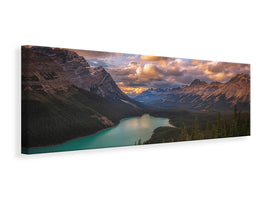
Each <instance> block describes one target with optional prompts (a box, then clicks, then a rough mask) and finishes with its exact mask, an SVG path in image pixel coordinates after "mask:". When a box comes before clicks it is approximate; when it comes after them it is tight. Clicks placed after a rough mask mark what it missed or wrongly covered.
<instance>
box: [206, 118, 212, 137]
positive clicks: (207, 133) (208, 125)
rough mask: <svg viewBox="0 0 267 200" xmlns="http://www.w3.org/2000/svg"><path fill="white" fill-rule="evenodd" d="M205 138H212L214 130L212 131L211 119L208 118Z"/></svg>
mask: <svg viewBox="0 0 267 200" xmlns="http://www.w3.org/2000/svg"><path fill="white" fill-rule="evenodd" d="M205 138H206V139H210V138H212V132H211V127H210V122H209V120H207V123H206V130H205Z"/></svg>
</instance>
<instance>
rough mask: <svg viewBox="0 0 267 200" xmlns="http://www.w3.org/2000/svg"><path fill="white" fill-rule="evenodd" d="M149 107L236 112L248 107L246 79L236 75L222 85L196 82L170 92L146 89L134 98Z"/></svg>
mask: <svg viewBox="0 0 267 200" xmlns="http://www.w3.org/2000/svg"><path fill="white" fill-rule="evenodd" d="M135 99H136V100H138V101H140V102H143V103H146V104H148V105H152V106H158V107H165V108H176V107H182V108H187V109H197V110H213V109H214V110H221V109H232V108H233V107H234V105H238V107H239V109H243V110H246V109H249V107H250V76H249V75H248V74H238V75H236V76H235V77H233V78H232V79H231V80H230V81H228V82H226V83H220V82H212V83H210V84H208V83H206V82H205V81H200V80H199V79H196V80H194V81H193V82H192V83H191V84H190V85H189V86H184V87H178V88H173V89H165V90H162V89H161V90H159V89H149V90H147V91H144V92H143V93H141V94H140V95H139V96H137V97H136V98H135Z"/></svg>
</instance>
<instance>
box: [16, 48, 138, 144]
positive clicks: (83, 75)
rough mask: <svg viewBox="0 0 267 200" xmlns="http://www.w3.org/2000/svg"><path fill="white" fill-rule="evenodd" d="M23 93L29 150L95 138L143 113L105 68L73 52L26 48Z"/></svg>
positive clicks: (24, 137)
mask: <svg viewBox="0 0 267 200" xmlns="http://www.w3.org/2000/svg"><path fill="white" fill-rule="evenodd" d="M21 89H22V146H23V147H27V148H29V147H38V146H47V145H54V144H59V143H63V142H66V141H67V140H70V139H73V138H77V137H81V136H86V135H90V134H94V133H95V132H97V131H99V130H102V129H104V128H108V127H111V126H114V125H115V124H118V123H119V121H120V120H121V119H122V118H126V117H132V116H139V115H141V114H142V113H143V111H142V109H141V107H142V104H141V103H138V102H136V101H134V100H132V99H130V98H129V97H128V96H127V95H126V94H124V93H123V92H122V91H121V90H120V89H119V88H118V86H117V85H116V83H115V82H114V81H113V79H112V77H111V76H110V75H109V74H108V73H107V72H106V71H105V70H104V68H102V67H96V68H94V67H91V66H90V65H89V64H88V63H87V62H86V60H85V59H84V58H83V57H82V56H79V55H78V54H77V53H76V52H74V51H72V50H68V49H59V48H48V47H28V46H24V47H22V88H21Z"/></svg>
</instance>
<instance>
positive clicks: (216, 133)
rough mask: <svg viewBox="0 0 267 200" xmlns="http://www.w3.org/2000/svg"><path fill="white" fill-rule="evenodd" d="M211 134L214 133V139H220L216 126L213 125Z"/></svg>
mask: <svg viewBox="0 0 267 200" xmlns="http://www.w3.org/2000/svg"><path fill="white" fill-rule="evenodd" d="M211 132H212V138H218V132H217V128H216V125H215V124H212V128H211Z"/></svg>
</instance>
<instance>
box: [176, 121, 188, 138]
mask: <svg viewBox="0 0 267 200" xmlns="http://www.w3.org/2000/svg"><path fill="white" fill-rule="evenodd" d="M178 140H179V141H185V140H188V133H187V128H186V126H185V124H184V122H183V124H182V129H181V133H180V134H179V135H178Z"/></svg>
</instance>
